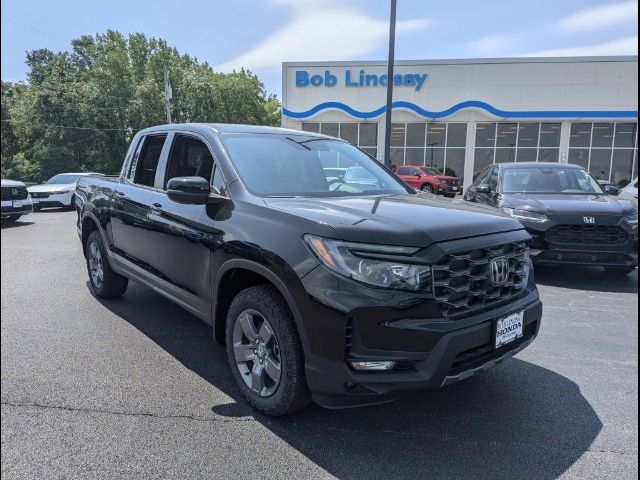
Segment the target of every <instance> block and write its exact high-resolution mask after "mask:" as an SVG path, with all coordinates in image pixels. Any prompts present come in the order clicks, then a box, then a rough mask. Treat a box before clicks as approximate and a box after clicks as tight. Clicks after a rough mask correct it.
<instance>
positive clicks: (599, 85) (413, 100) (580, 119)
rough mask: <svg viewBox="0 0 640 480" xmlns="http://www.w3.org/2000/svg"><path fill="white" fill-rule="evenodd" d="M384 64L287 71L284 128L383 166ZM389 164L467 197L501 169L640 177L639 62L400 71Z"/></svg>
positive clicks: (475, 64) (475, 63)
mask: <svg viewBox="0 0 640 480" xmlns="http://www.w3.org/2000/svg"><path fill="white" fill-rule="evenodd" d="M386 71H387V69H386V63H385V62H377V61H370V62H306V63H284V64H283V72H282V78H283V86H282V105H283V110H282V125H283V126H285V127H289V128H295V129H299V130H306V131H314V132H321V133H325V134H328V135H332V136H336V137H340V138H344V139H345V140H348V141H350V142H352V143H353V144H355V145H358V146H359V147H361V148H362V149H363V150H365V151H367V152H368V153H370V154H371V155H373V156H374V157H375V158H377V159H379V160H382V159H383V152H384V121H385V118H384V117H385V102H386V88H385V86H386V81H387V78H386V77H387V75H386ZM393 82H394V89H393V116H392V134H391V163H393V164H396V165H427V166H434V167H436V168H438V169H440V170H442V171H444V172H445V173H447V174H451V175H455V176H457V177H459V178H461V179H462V180H463V184H464V185H465V186H468V185H469V184H470V183H471V182H472V181H473V177H474V175H475V174H477V173H478V172H480V171H481V170H482V169H483V168H484V167H486V166H487V165H489V164H491V163H496V162H518V161H552V162H569V163H576V164H579V165H582V166H584V167H585V168H587V169H589V171H590V172H591V173H592V174H593V175H594V176H596V177H597V178H599V179H603V180H609V181H611V182H613V183H614V184H616V185H625V184H626V183H627V182H629V181H630V180H631V179H632V178H635V177H637V170H638V163H637V146H638V139H637V137H638V135H637V130H638V128H637V127H638V57H637V56H630V57H578V58H520V59H479V60H434V61H401V62H396V64H395V75H394V79H393Z"/></svg>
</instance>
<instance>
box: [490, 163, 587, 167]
mask: <svg viewBox="0 0 640 480" xmlns="http://www.w3.org/2000/svg"><path fill="white" fill-rule="evenodd" d="M496 165H497V166H498V167H503V168H504V167H508V168H532V167H538V168H583V167H581V166H580V165H574V164H573V163H558V162H518V163H515V162H509V163H496Z"/></svg>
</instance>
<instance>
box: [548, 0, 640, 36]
mask: <svg viewBox="0 0 640 480" xmlns="http://www.w3.org/2000/svg"><path fill="white" fill-rule="evenodd" d="M637 22H638V2H637V1H636V0H631V1H627V2H620V3H613V4H610V5H604V6H601V7H593V8H589V9H587V10H582V11H580V12H577V13H574V14H573V15H569V16H568V17H566V18H564V19H562V20H560V21H559V22H558V23H557V27H558V28H559V29H560V30H562V31H565V32H576V31H584V30H596V29H602V28H608V27H614V26H618V25H624V24H627V23H637Z"/></svg>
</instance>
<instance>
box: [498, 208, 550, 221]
mask: <svg viewBox="0 0 640 480" xmlns="http://www.w3.org/2000/svg"><path fill="white" fill-rule="evenodd" d="M501 210H502V211H503V212H505V213H508V214H509V215H511V216H512V217H513V218H515V219H517V220H524V221H526V222H535V223H544V222H548V221H549V217H547V216H546V215H545V214H544V213H536V212H530V211H528V210H518V209H517V208H502V209H501Z"/></svg>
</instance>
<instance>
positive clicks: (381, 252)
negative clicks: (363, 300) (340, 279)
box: [304, 235, 431, 291]
mask: <svg viewBox="0 0 640 480" xmlns="http://www.w3.org/2000/svg"><path fill="white" fill-rule="evenodd" d="M304 239H305V241H306V242H307V244H308V245H309V247H311V250H313V252H314V253H315V254H316V255H317V257H318V258H319V259H320V261H321V262H322V263H323V264H324V265H325V266H327V267H328V268H330V269H331V270H333V271H334V272H337V273H339V274H340V275H344V276H345V277H348V278H352V279H354V280H357V281H359V282H362V283H366V284H367V285H373V286H375V287H383V288H394V289H399V290H413V291H417V290H427V289H428V288H429V285H430V281H431V267H430V266H429V265H416V264H411V263H404V262H402V261H395V259H391V260H390V259H389V258H384V259H383V258H375V257H382V256H384V257H390V256H403V255H405V256H406V255H411V254H412V253H415V252H416V251H418V249H417V248H414V247H395V246H387V245H375V244H367V243H352V242H343V241H340V240H332V239H329V238H322V237H316V236H315V235H305V237H304Z"/></svg>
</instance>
